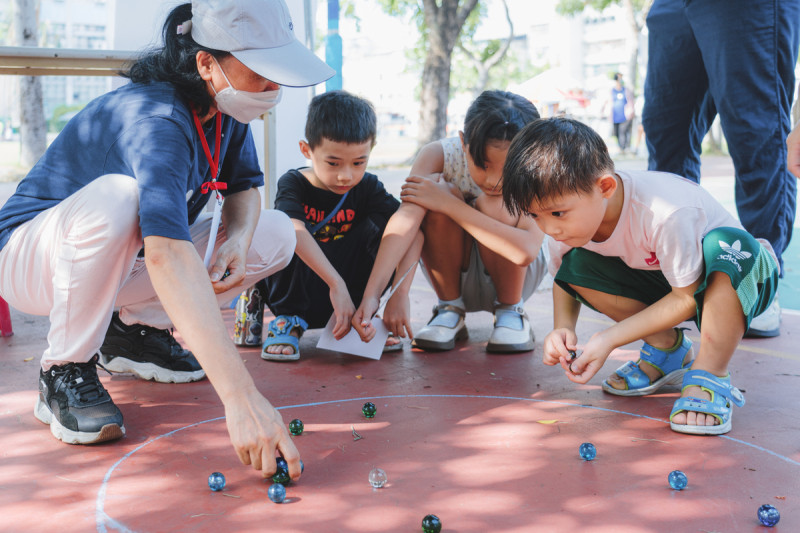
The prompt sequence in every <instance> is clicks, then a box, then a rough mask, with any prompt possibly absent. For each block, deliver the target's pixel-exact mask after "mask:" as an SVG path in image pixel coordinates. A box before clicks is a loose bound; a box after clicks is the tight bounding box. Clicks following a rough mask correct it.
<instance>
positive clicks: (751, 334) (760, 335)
mask: <svg viewBox="0 0 800 533" xmlns="http://www.w3.org/2000/svg"><path fill="white" fill-rule="evenodd" d="M780 334H781V328H780V327H778V328H775V329H753V328H748V329H747V331H745V332H744V338H745V339H768V338H770V337H777V336H778V335H780Z"/></svg>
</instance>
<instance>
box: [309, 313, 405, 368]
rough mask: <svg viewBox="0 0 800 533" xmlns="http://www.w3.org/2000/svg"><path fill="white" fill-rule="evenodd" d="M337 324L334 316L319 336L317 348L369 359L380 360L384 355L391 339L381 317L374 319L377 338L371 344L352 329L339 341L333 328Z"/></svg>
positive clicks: (373, 324) (373, 325)
mask: <svg viewBox="0 0 800 533" xmlns="http://www.w3.org/2000/svg"><path fill="white" fill-rule="evenodd" d="M335 323H336V317H334V316H332V317H331V319H330V320H328V323H327V324H326V325H325V329H324V330H322V334H320V336H319V342H317V348H322V349H324V350H333V351H334V352H341V353H349V354H352V355H359V356H361V357H366V358H368V359H376V360H377V359H380V358H381V355H382V354H383V347H384V346H385V345H386V339H388V338H389V330H388V329H386V326H384V325H383V320H382V319H381V318H379V317H377V316H376V317H373V318H372V327H373V328H375V332H376V333H375V336H374V337H373V338H372V340H371V341H369V342H364V341H362V340H361V337H359V336H358V332H357V331H356V330H355V328H350V331H348V332H347V335H345V336H344V337H342V338H341V339H339V340H338V341H337V340H336V339H335V338H334V337H333V326H334V324H335Z"/></svg>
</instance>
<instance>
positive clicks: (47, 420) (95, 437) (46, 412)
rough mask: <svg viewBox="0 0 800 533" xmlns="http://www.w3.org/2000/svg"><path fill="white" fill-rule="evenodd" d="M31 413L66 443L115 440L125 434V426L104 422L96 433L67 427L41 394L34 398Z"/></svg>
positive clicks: (95, 442)
mask: <svg viewBox="0 0 800 533" xmlns="http://www.w3.org/2000/svg"><path fill="white" fill-rule="evenodd" d="M33 415H34V416H35V417H36V418H37V419H38V420H39V421H40V422H42V423H44V424H47V425H49V426H50V433H52V434H53V436H54V437H55V438H57V439H58V440H60V441H61V442H64V443H66V444H97V443H99V442H107V441H110V440H117V439H120V438H122V437H124V436H125V426H124V425H123V426H119V425H117V424H106V425H105V426H103V427H102V428H100V431H98V432H96V433H88V432H83V431H72V430H71V429H67V428H65V427H64V426H62V425H61V422H59V421H58V420H56V418H55V417H54V416H53V413H52V411H50V408H49V407H47V405H46V404H45V403H44V402H43V401H42V397H41V395H40V396H39V398H38V399H37V400H36V406H35V407H34V409H33Z"/></svg>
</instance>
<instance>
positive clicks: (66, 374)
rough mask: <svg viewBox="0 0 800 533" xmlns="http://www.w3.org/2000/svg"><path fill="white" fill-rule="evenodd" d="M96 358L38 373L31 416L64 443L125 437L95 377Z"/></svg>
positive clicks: (114, 408) (116, 412) (119, 417)
mask: <svg viewBox="0 0 800 533" xmlns="http://www.w3.org/2000/svg"><path fill="white" fill-rule="evenodd" d="M96 365H97V356H96V355H95V356H94V357H92V359H91V360H90V361H89V362H87V363H67V364H66V365H60V366H53V367H50V370H48V371H47V372H45V371H44V370H40V371H39V399H38V401H37V402H36V408H35V409H34V411H33V414H34V415H35V416H36V418H38V419H39V420H41V421H42V422H44V423H45V424H49V425H50V432H51V433H52V434H53V436H54V437H55V438H57V439H58V440H60V441H64V442H66V443H67V444H94V443H97V442H105V441H107V440H114V439H118V438H120V437H122V436H123V435H125V426H123V425H122V413H121V412H120V411H119V409H117V406H116V405H114V402H113V401H111V396H109V395H108V392H106V389H105V388H104V387H103V385H102V384H101V383H100V380H99V379H98V377H97V366H96Z"/></svg>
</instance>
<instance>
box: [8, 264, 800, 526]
mask: <svg viewBox="0 0 800 533" xmlns="http://www.w3.org/2000/svg"><path fill="white" fill-rule="evenodd" d="M549 296H550V295H549V292H548V291H543V292H540V293H537V294H536V295H535V296H534V298H532V299H531V300H530V301H529V302H528V304H527V306H526V308H527V309H528V313H529V314H530V315H531V317H532V319H533V323H534V330H535V331H536V334H537V337H538V338H539V339H540V340H541V339H542V338H543V337H544V336H545V335H546V333H547V332H548V331H549V327H550V324H551V321H552V318H551V312H550V303H549ZM432 298H433V295H432V293H431V291H430V289H428V288H427V286H426V284H425V282H424V280H422V279H421V278H418V279H417V280H416V281H415V289H414V291H413V299H412V301H413V303H412V310H413V312H414V313H415V316H417V317H420V320H419V322H420V323H421V322H422V321H423V319H424V318H426V317H427V312H428V309H429V308H430V304H431V303H432ZM226 317H227V318H228V321H229V323H230V321H231V320H232V316H231V313H230V311H228V312H226ZM490 321H491V316H490V315H489V314H488V313H479V314H474V315H470V316H469V318H468V324H469V325H470V333H471V339H470V340H469V341H468V342H466V343H463V344H462V345H460V346H458V347H457V349H456V350H453V351H451V352H445V353H430V354H429V353H424V352H418V351H412V350H411V349H410V348H409V347H408V346H406V348H405V350H404V351H403V352H401V353H398V354H389V355H384V356H383V358H382V360H381V361H369V360H365V359H361V358H358V357H355V356H349V355H341V354H336V353H332V352H323V351H318V350H316V349H315V348H314V345H315V344H316V340H317V337H318V332H317V331H310V332H308V333H307V334H306V336H305V337H304V338H303V340H302V342H301V349H302V352H303V357H302V359H301V361H300V362H299V363H284V364H281V363H272V362H266V361H263V360H261V359H260V357H259V355H258V351H257V350H255V349H242V350H241V353H242V357H243V358H244V359H245V360H246V364H247V367H248V368H249V369H250V371H251V372H252V373H253V375H254V376H256V378H257V381H258V382H259V383H260V384H261V389H262V391H263V392H264V393H265V395H266V396H267V397H268V398H269V399H270V400H271V401H272V402H273V404H275V405H276V406H280V407H282V408H283V409H282V412H283V416H284V419H285V421H286V422H287V423H288V421H289V420H291V419H292V418H300V419H301V420H303V421H304V423H305V426H306V431H305V433H304V434H303V435H302V436H300V437H296V443H297V445H298V448H299V449H300V451H301V453H302V457H303V461H304V463H305V466H306V471H305V474H304V475H303V477H302V479H301V480H300V481H299V482H298V483H293V484H291V485H289V486H288V487H287V502H286V503H284V504H282V505H276V504H273V503H272V502H270V501H269V500H268V498H267V496H266V490H267V487H268V483H265V482H263V481H261V479H260V478H259V477H258V475H257V474H255V473H254V472H253V471H251V470H249V469H248V468H245V467H243V466H241V465H240V464H239V463H238V460H237V458H236V456H235V455H234V453H233V450H232V448H231V447H230V444H229V442H228V437H227V432H226V429H225V424H224V420H222V419H221V418H220V417H222V416H223V414H224V413H223V409H222V407H221V405H220V403H219V401H218V398H217V397H216V395H215V394H214V392H213V390H212V389H211V387H210V385H209V384H208V382H207V381H203V382H200V383H194V384H186V385H174V384H170V385H165V384H158V383H152V382H143V381H139V380H136V379H134V378H132V377H129V376H120V375H116V376H114V377H108V376H105V377H103V378H102V380H103V382H104V384H105V385H106V386H107V388H108V389H109V391H110V393H111V395H112V397H113V398H114V399H115V401H116V402H117V405H119V407H120V409H121V410H122V411H123V414H124V416H125V425H126V428H127V431H128V433H127V436H126V437H125V438H124V439H122V440H120V441H117V442H115V443H109V444H105V445H99V446H92V447H81V446H68V445H64V444H61V443H59V442H57V441H56V440H54V439H53V438H52V436H51V435H50V433H49V430H48V428H47V427H46V426H44V425H42V424H41V423H39V422H38V421H37V420H36V419H35V418H34V417H33V414H32V411H33V405H34V403H35V398H36V394H37V393H36V379H37V377H36V376H37V371H38V358H39V355H40V353H41V351H42V349H43V347H44V333H45V328H46V320H43V319H38V318H31V317H25V316H23V315H19V314H15V315H14V327H15V333H16V334H15V335H14V336H13V337H10V338H7V339H0V352H2V357H0V374H1V375H2V376H3V385H2V387H0V458H1V459H0V464H2V477H0V513H2V516H3V521H4V527H2V528H0V529H2V530H7V531H48V530H58V531H92V530H97V531H142V532H146V531H176V530H181V531H265V530H267V531H281V532H295V531H296V532H328V531H331V532H336V531H342V532H356V533H357V532H373V531H398V532H401V531H403V532H405V531H409V532H410V531H421V529H420V521H421V519H422V517H423V516H424V515H425V514H428V513H435V514H437V515H438V516H439V517H440V518H441V519H442V521H443V523H444V530H443V531H446V532H460V533H466V532H485V531H504V532H531V531H554V532H560V531H564V532H573V531H588V532H601V531H609V532H611V531H614V532H651V531H652V532H660V531H708V532H711V531H717V532H730V531H765V530H766V529H765V528H762V527H761V526H760V525H759V523H758V522H757V520H756V509H757V508H758V506H759V505H761V504H762V503H771V504H773V505H775V506H776V507H777V508H778V509H779V510H780V511H781V513H782V520H781V522H780V524H779V526H778V528H777V530H779V531H781V530H782V531H787V532H788V531H792V532H794V531H800V499H799V498H800V494H799V492H798V489H799V488H800V481H799V480H800V444H798V428H800V414H798V413H800V409H799V408H800V395H798V393H797V391H798V383H799V381H798V378H800V357H798V355H797V350H796V346H795V340H794V335H795V332H796V331H799V330H800V319H799V318H798V316H795V315H793V314H788V313H787V314H785V315H784V323H785V325H784V328H783V335H782V336H781V337H778V338H776V339H769V340H758V341H756V340H747V341H744V342H743V343H742V346H741V347H740V349H739V351H738V353H737V355H736V357H735V358H734V363H733V369H732V371H733V382H734V384H735V385H737V386H739V387H740V388H742V389H744V390H745V391H746V392H745V396H746V398H747V405H746V406H745V407H744V408H742V409H737V410H736V412H735V415H734V429H733V431H732V432H731V433H730V434H729V435H728V436H726V437H722V438H720V437H692V436H686V435H680V434H677V433H673V432H672V431H670V430H669V427H668V424H667V423H666V422H665V419H666V417H667V415H668V413H669V410H670V408H671V405H672V403H673V401H674V399H675V398H676V397H677V392H676V391H670V392H665V393H664V394H658V395H655V396H651V397H647V398H631V399H626V398H619V397H613V396H609V395H607V394H604V393H603V392H602V391H601V390H600V387H599V382H600V380H599V379H597V378H595V380H593V382H592V383H590V384H589V385H587V386H583V387H578V386H574V385H572V384H571V383H570V382H568V381H567V380H566V378H564V377H563V375H562V374H561V371H560V370H557V369H554V368H550V367H545V366H544V365H542V364H541V362H540V352H541V344H539V345H538V346H537V349H536V351H534V353H527V354H519V355H487V354H486V353H485V352H484V347H485V343H486V339H487V338H488V335H489V333H490ZM607 323H608V322H607V320H606V319H605V318H604V317H601V316H599V315H596V314H591V313H584V316H583V318H582V320H581V323H580V331H579V335H580V336H581V338H584V339H585V338H588V336H589V335H590V334H591V333H593V332H594V331H596V330H597V329H599V328H601V327H603V326H604V325H605V324H607ZM689 335H690V337H692V338H693V339H694V340H697V333H696V331H691V332H690V333H689ZM629 348H630V349H628V350H619V351H618V352H617V353H615V354H614V356H613V357H614V359H615V361H613V362H612V363H613V365H612V366H610V368H609V370H612V369H613V368H616V366H617V365H618V364H620V363H619V362H620V361H624V360H625V359H627V358H630V357H633V356H634V353H635V352H634V351H633V348H634V346H631V347H629ZM28 357H33V359H32V360H31V361H25V359H26V358H28ZM359 376H360V378H359ZM366 399H371V400H372V401H374V403H375V404H376V405H377V406H378V413H377V416H376V417H375V418H374V419H373V420H366V419H365V418H364V417H363V416H362V415H361V405H362V404H363V402H364V401H366ZM351 428H354V429H355V430H356V432H357V433H358V434H359V435H361V436H362V437H363V438H362V439H359V440H354V438H353V434H352V429H351ZM585 441H590V442H593V443H594V444H595V445H596V446H597V449H598V457H597V459H596V460H595V461H593V462H584V461H582V460H581V459H580V458H579V457H578V446H579V445H580V443H582V442H585ZM375 466H378V467H380V468H383V469H384V470H385V471H386V472H387V474H388V476H389V482H388V484H387V485H386V487H385V488H383V489H379V490H374V489H372V487H371V486H370V485H369V484H368V482H367V475H368V473H369V471H370V469H371V468H373V467H375ZM674 469H680V470H682V471H684V472H685V473H686V474H687V476H688V478H689V487H688V489H687V490H684V491H682V492H676V491H673V490H671V489H670V488H669V485H668V483H667V475H668V474H669V472H670V471H671V470H674ZM213 471H220V472H223V473H224V474H225V476H226V477H227V481H228V485H227V487H226V489H225V490H224V491H223V492H221V493H212V492H211V491H210V490H209V489H208V488H207V483H206V478H207V476H208V474H210V473H211V472H213Z"/></svg>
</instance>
